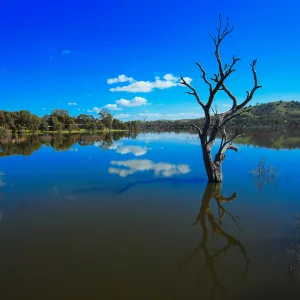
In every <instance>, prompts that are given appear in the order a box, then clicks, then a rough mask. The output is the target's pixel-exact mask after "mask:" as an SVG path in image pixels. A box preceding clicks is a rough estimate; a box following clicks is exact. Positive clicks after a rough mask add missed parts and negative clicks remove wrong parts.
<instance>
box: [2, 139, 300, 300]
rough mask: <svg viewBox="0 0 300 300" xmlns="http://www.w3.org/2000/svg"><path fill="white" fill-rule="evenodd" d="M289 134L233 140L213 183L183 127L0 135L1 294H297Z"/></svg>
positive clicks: (299, 166) (293, 143)
mask: <svg viewBox="0 0 300 300" xmlns="http://www.w3.org/2000/svg"><path fill="white" fill-rule="evenodd" d="M299 141H300V134H287V133H284V134H281V135H280V134H274V133H272V134H263V135H261V134H255V135H251V136H249V137H245V138H243V139H241V140H240V143H241V144H239V148H240V150H239V152H238V153H235V152H230V151H228V152H227V154H226V160H225V163H224V174H225V179H224V182H223V184H222V185H207V183H206V179H205V173H204V168H203V165H202V161H201V149H200V147H199V142H198V140H197V137H196V135H192V134H188V133H180V134H175V133H149V134H140V135H138V136H136V137H134V138H131V137H123V138H122V137H121V136H120V135H119V134H117V135H114V136H112V137H109V136H108V137H105V138H104V137H101V136H81V137H80V136H63V137H56V138H51V137H43V138H37V137H32V138H29V139H25V138H23V139H21V140H16V141H15V142H14V143H12V142H11V141H2V142H1V143H0V145H1V149H2V151H1V152H0V171H1V175H0V198H1V199H0V212H1V214H0V220H1V222H0V245H1V246H0V293H1V299H4V300H11V299H26V300H27V299H28V300H35V299H38V300H40V299H51V300H52V299H55V300H60V299H113V300H115V299H131V300H133V299H149V300H150V299H151V300H152V299H204V300H205V299H300V275H299V273H300V267H298V264H297V260H295V259H293V257H292V256H291V255H290V254H289V253H287V251H286V249H291V248H293V247H294V248H295V247H296V246H295V245H294V246H293V245H292V243H293V241H295V239H296V237H297V231H296V227H297V224H296V223H295V216H296V214H297V213H298V212H299V213H300V202H299V201H300V199H299V194H300V193H299V186H300V176H299V170H300V160H299V158H300V150H299V149H298V147H299V148H300V143H299ZM262 156H263V157H264V158H265V160H266V162H267V164H270V165H272V166H274V167H276V168H277V171H276V174H275V176H274V179H273V180H270V182H267V181H264V180H258V179H257V176H255V175H254V172H253V170H254V169H255V167H256V165H257V163H258V161H259V160H260V158H261V157H262ZM299 249H300V247H299ZM295 250H296V252H297V249H295ZM299 253H300V250H299ZM292 268H293V270H292ZM289 270H290V272H289Z"/></svg>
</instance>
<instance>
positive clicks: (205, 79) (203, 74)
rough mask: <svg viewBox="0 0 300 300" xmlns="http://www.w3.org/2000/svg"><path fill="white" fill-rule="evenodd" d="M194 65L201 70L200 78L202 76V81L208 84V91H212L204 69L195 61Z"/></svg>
mask: <svg viewBox="0 0 300 300" xmlns="http://www.w3.org/2000/svg"><path fill="white" fill-rule="evenodd" d="M196 65H197V66H198V67H199V68H200V70H201V72H202V78H203V80H204V82H205V83H207V84H208V86H209V91H210V92H211V91H212V86H211V83H210V82H209V81H208V80H207V78H206V73H205V70H204V69H203V68H202V66H201V65H200V64H199V63H197V62H196Z"/></svg>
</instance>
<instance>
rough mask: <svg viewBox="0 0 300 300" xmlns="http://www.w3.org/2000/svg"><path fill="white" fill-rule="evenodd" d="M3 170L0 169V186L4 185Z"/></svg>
mask: <svg viewBox="0 0 300 300" xmlns="http://www.w3.org/2000/svg"><path fill="white" fill-rule="evenodd" d="M4 175H5V174H4V172H1V171H0V188H2V187H4V186H5V185H6V183H5V182H4V181H3V180H4Z"/></svg>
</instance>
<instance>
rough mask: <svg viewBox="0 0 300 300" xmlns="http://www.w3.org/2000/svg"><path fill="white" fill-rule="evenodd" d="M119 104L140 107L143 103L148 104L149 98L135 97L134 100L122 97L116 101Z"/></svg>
mask: <svg viewBox="0 0 300 300" xmlns="http://www.w3.org/2000/svg"><path fill="white" fill-rule="evenodd" d="M116 103H117V104H119V105H120V106H125V107H138V106H142V105H147V104H148V103H147V99H145V98H142V97H134V98H133V99H132V100H126V99H123V98H122V99H120V100H117V101H116Z"/></svg>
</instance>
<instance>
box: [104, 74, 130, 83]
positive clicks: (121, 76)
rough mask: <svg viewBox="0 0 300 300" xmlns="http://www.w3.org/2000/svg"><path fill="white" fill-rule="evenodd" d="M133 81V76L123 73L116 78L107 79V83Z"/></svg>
mask: <svg viewBox="0 0 300 300" xmlns="http://www.w3.org/2000/svg"><path fill="white" fill-rule="evenodd" d="M128 81H129V82H133V81H134V79H133V78H132V77H127V76H126V75H124V74H122V75H119V76H118V77H116V78H110V79H107V83H108V84H114V83H119V82H128Z"/></svg>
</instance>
